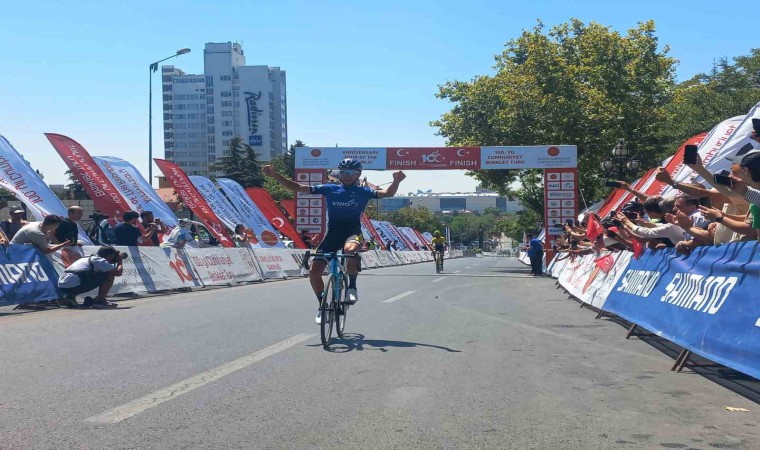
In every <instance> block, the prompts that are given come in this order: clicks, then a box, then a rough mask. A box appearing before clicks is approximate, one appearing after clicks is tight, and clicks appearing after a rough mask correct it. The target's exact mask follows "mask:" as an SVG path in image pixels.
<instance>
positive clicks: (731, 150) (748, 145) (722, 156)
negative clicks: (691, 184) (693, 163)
mask: <svg viewBox="0 0 760 450" xmlns="http://www.w3.org/2000/svg"><path fill="white" fill-rule="evenodd" d="M752 119H760V103H758V104H757V105H755V106H754V107H753V108H752V109H751V110H750V111H749V113H747V115H746V116H744V119H743V120H742V122H741V123H740V124H739V126H738V127H736V130H735V131H734V133H733V134H732V135H731V137H730V138H729V139H728V140H727V141H726V143H725V144H724V145H723V147H721V149H720V150H718V151H717V152H716V153H715V156H714V157H713V158H711V159H709V160H708V161H706V162H705V161H703V164H704V165H705V168H706V169H707V170H708V171H709V172H710V173H718V172H720V171H722V170H731V164H732V163H731V161H729V160H727V159H726V158H728V157H731V156H734V155H736V154H738V153H741V154H744V153H747V152H748V151H750V150H752V149H757V148H758V147H760V144H758V143H757V142H756V141H753V140H752V139H750V134H752V130H753V128H752ZM707 181H708V182H711V181H712V180H707Z"/></svg>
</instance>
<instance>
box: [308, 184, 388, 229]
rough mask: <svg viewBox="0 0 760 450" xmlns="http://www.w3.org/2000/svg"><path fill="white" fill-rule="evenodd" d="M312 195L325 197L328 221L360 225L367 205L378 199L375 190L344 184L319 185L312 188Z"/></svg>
mask: <svg viewBox="0 0 760 450" xmlns="http://www.w3.org/2000/svg"><path fill="white" fill-rule="evenodd" d="M311 193H312V194H322V195H324V196H325V201H326V203H327V219H328V220H329V221H331V222H354V221H355V222H356V223H359V221H360V220H361V215H362V212H364V208H366V207H367V203H369V201H370V200H371V199H373V198H377V191H376V190H375V189H372V188H369V187H365V186H355V185H352V186H346V185H344V184H318V185H316V186H312V187H311Z"/></svg>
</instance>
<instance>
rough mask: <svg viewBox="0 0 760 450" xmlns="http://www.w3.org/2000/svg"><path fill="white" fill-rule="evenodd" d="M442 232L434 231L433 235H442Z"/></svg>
mask: <svg viewBox="0 0 760 450" xmlns="http://www.w3.org/2000/svg"><path fill="white" fill-rule="evenodd" d="M440 235H441V232H440V231H438V230H435V231H433V236H440Z"/></svg>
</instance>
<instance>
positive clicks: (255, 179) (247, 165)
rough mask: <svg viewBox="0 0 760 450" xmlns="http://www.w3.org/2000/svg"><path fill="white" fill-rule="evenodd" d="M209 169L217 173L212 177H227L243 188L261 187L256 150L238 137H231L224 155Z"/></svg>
mask: <svg viewBox="0 0 760 450" xmlns="http://www.w3.org/2000/svg"><path fill="white" fill-rule="evenodd" d="M209 169H210V170H211V171H213V172H216V173H217V174H218V176H215V177H213V178H222V177H223V178H229V179H231V180H235V181H237V182H238V183H240V185H241V186H243V187H244V188H248V187H261V186H263V184H264V175H263V174H262V173H261V163H260V162H259V159H258V156H257V155H256V151H255V150H254V149H253V147H251V146H250V145H248V144H246V143H245V142H244V141H243V139H242V138H240V137H236V138H232V140H231V141H230V146H229V147H228V148H227V150H226V151H225V154H224V156H222V157H221V158H219V160H218V161H217V162H216V164H213V165H211V167H209Z"/></svg>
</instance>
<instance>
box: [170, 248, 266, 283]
mask: <svg viewBox="0 0 760 450" xmlns="http://www.w3.org/2000/svg"><path fill="white" fill-rule="evenodd" d="M183 251H184V252H185V253H187V255H188V258H189V260H190V263H191V264H192V266H193V269H195V274H196V275H197V276H198V278H200V280H201V281H202V282H203V284H204V285H206V286H212V285H225V284H232V283H244V282H248V281H261V280H262V279H263V277H262V275H261V272H260V270H259V267H258V263H257V262H256V259H255V258H254V256H253V253H252V252H251V251H250V250H249V249H247V248H223V247H214V248H189V247H188V248H185V249H184V250H183Z"/></svg>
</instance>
